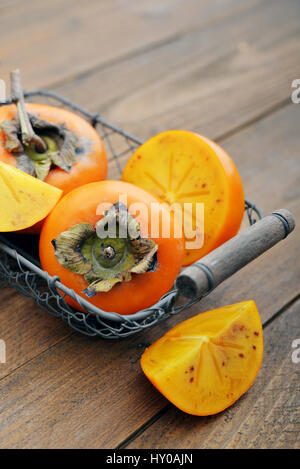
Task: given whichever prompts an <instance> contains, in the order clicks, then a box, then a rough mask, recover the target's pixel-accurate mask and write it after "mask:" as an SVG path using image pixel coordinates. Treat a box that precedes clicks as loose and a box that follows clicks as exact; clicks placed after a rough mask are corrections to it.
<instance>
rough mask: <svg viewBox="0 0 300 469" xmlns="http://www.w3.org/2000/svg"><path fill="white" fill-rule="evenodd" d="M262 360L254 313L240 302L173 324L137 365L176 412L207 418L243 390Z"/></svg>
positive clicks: (258, 325)
mask: <svg viewBox="0 0 300 469" xmlns="http://www.w3.org/2000/svg"><path fill="white" fill-rule="evenodd" d="M262 356H263V333H262V325H261V320H260V316H259V312H258V310H257V308H256V305H255V303H254V301H245V302H242V303H237V304H233V305H230V306H225V307H223V308H219V309H215V310H212V311H208V312H206V313H202V314H199V315H197V316H195V317H193V318H191V319H188V320H187V321H184V322H182V323H181V324H179V325H177V326H175V327H174V328H173V329H171V330H170V331H169V332H167V333H166V334H165V335H164V336H163V337H162V338H160V339H159V340H158V341H157V342H155V343H154V344H153V345H151V346H150V347H149V348H148V349H146V350H145V352H144V354H143V356H142V359H141V366H142V369H143V371H144V373H145V375H146V376H147V377H148V378H149V380H150V381H151V382H152V383H153V384H154V386H156V387H157V389H158V390H159V391H160V392H161V393H162V394H163V395H164V396H165V397H166V398H167V399H169V400H170V401H171V402H172V403H173V404H174V405H175V406H177V407H178V408H179V409H181V410H183V411H185V412H187V413H190V414H194V415H212V414H216V413H218V412H221V411H222V410H224V409H226V408H227V407H229V406H230V405H231V404H233V403H234V402H235V401H236V400H237V399H238V398H239V397H240V396H241V395H242V394H244V393H245V392H246V391H247V390H248V389H249V387H250V386H251V384H252V383H253V381H254V379H255V377H256V375H257V373H258V371H259V368H260V365H261V361H262Z"/></svg>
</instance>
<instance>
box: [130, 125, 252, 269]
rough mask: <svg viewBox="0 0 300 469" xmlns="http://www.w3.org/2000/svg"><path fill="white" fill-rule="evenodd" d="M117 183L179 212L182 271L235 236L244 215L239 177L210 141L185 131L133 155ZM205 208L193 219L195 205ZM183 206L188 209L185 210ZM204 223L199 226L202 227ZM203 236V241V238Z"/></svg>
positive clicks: (155, 140)
mask: <svg viewBox="0 0 300 469" xmlns="http://www.w3.org/2000/svg"><path fill="white" fill-rule="evenodd" d="M122 179H123V180H124V181H127V182H131V183H133V184H136V185H138V186H140V187H142V188H143V189H145V190H147V191H148V192H151V193H152V194H153V195H155V196H156V197H157V198H158V199H159V200H160V201H161V202H165V203H168V204H170V205H172V204H174V212H175V214H176V211H177V215H178V210H180V211H181V214H182V220H184V230H183V231H184V234H185V238H186V241H188V242H189V243H191V242H193V243H194V244H193V245H191V244H190V245H188V244H187V243H186V249H185V258H184V265H188V264H191V263H192V262H195V261H196V260H197V259H200V258H201V257H203V256H204V255H205V254H207V253H208V252H210V251H212V250H213V249H215V248H216V247H218V246H219V245H220V244H222V243H224V242H225V241H227V240H228V239H229V238H231V237H232V236H234V235H235V234H236V233H237V231H238V229H239V227H240V224H241V221H242V217H243V212H244V193H243V187H242V183H241V179H240V177H239V174H238V171H237V169H236V167H235V165H234V163H233V161H232V160H231V158H230V157H229V156H228V154H227V153H226V152H225V151H224V150H223V149H222V148H221V147H219V146H218V145H217V144H216V143H214V142H212V141H211V140H209V139H207V138H205V137H202V136H200V135H197V134H194V133H192V132H188V131H184V130H172V131H167V132H163V133H161V134H159V135H156V136H155V137H153V138H151V139H150V140H148V141H147V142H146V143H144V144H143V145H142V146H141V147H140V148H138V149H137V150H136V152H135V153H134V155H133V156H132V157H131V158H130V160H129V162H128V163H127V165H126V167H125V169H124V172H123V175H122ZM197 202H198V203H203V204H204V217H203V213H202V212H201V211H200V210H199V214H198V215H197V211H196V203H197ZM184 204H190V205H186V206H185V211H183V210H182V209H183V208H184ZM203 222H204V226H203ZM203 234H204V237H203Z"/></svg>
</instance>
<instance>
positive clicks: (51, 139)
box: [0, 116, 77, 181]
mask: <svg viewBox="0 0 300 469" xmlns="http://www.w3.org/2000/svg"><path fill="white" fill-rule="evenodd" d="M30 122H31V124H32V127H33V129H34V131H35V133H36V134H38V135H39V137H40V138H41V140H42V141H43V142H44V144H45V148H46V150H45V151H43V152H39V151H38V150H37V148H36V146H35V144H34V143H30V144H25V143H24V142H23V141H22V132H21V126H20V121H19V119H18V118H16V119H12V120H9V121H5V122H3V123H2V124H0V129H1V130H2V131H3V132H4V134H5V147H6V149H7V150H8V151H10V152H11V153H13V154H14V156H15V158H16V160H17V167H18V169H20V170H21V171H24V172H26V173H28V174H30V175H31V176H34V177H37V178H38V179H41V180H42V181H43V180H44V179H45V178H46V177H47V175H48V173H49V171H50V169H51V167H52V166H53V165H55V166H57V167H59V168H61V169H63V170H64V171H67V172H69V171H70V170H71V168H72V165H73V164H74V163H75V162H76V160H77V153H76V147H77V139H76V137H75V135H74V134H73V133H72V132H70V131H69V130H67V129H65V128H64V127H63V126H61V125H59V124H55V123H52V122H48V121H45V120H42V119H39V118H37V117H35V116H30Z"/></svg>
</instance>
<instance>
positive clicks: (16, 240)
mask: <svg viewBox="0 0 300 469" xmlns="http://www.w3.org/2000/svg"><path fill="white" fill-rule="evenodd" d="M24 95H25V97H26V98H28V100H30V101H35V100H36V98H39V102H41V101H46V102H47V103H49V104H55V105H56V106H62V107H65V108H69V109H71V110H72V111H73V112H76V113H77V114H80V115H81V116H82V117H84V118H85V119H87V120H88V121H90V122H91V124H92V125H93V127H94V128H95V129H96V130H97V131H98V133H99V135H100V137H101V138H102V140H103V142H104V145H105V147H106V151H107V156H108V161H109V171H108V177H109V178H110V179H118V178H119V177H120V175H121V174H122V168H123V167H124V165H125V163H126V162H127V160H128V159H129V157H130V156H131V154H132V153H133V152H134V150H135V149H136V148H137V147H138V146H140V145H141V144H142V143H143V142H141V141H140V140H139V139H138V138H136V137H134V136H133V135H130V134H128V133H127V132H125V131H124V130H122V129H120V128H118V127H116V126H114V125H112V124H111V123H109V122H107V121H106V120H104V119H103V118H102V117H101V116H100V115H99V114H98V113H92V112H89V111H87V110H86V109H83V108H82V107H81V106H79V105H77V104H75V103H73V102H72V101H70V100H68V99H66V98H64V97H62V96H59V95H57V94H56V93H53V92H51V91H46V90H32V91H27V92H25V93H24ZM9 103H11V100H10V99H7V100H6V101H5V102H4V103H1V104H9ZM245 214H246V220H247V222H248V224H250V225H252V224H253V223H255V222H256V221H257V220H258V219H260V218H262V217H263V214H262V211H261V210H260V209H259V208H258V207H257V206H256V205H255V204H253V203H251V202H249V201H247V200H246V201H245ZM0 278H1V279H4V280H6V281H7V282H8V283H9V284H10V285H12V286H13V287H15V288H16V289H17V290H18V291H20V292H21V293H22V294H24V295H26V296H30V297H32V298H33V299H34V301H35V302H36V303H37V304H38V305H39V306H40V307H41V308H43V309H45V310H46V311H48V313H50V314H52V315H53V316H55V317H59V318H61V319H62V320H63V321H65V322H66V323H67V324H69V326H70V327H72V328H73V329H75V330H76V331H79V332H81V333H83V334H86V335H88V336H99V337H102V338H106V339H119V338H122V337H127V336H130V335H132V334H135V333H137V332H139V331H142V330H143V329H146V328H148V327H151V326H154V325H156V324H158V323H159V322H161V321H163V320H165V319H167V318H168V317H170V316H172V315H175V314H178V313H180V312H181V311H182V310H184V309H186V308H188V307H190V306H192V305H193V304H195V303H197V302H198V301H199V300H200V299H201V298H196V299H193V300H192V301H188V302H186V303H184V304H180V305H176V300H177V299H178V296H179V293H178V290H177V289H176V288H172V289H171V290H170V291H169V292H168V293H167V294H165V295H164V296H163V297H162V298H161V299H160V300H159V302H158V303H156V304H155V305H153V306H152V307H151V308H147V309H145V310H142V311H139V312H137V313H135V314H131V315H120V314H118V313H115V312H106V311H102V310H101V309H99V308H97V307H95V306H94V305H92V304H91V303H90V302H89V301H88V300H85V299H83V298H82V297H80V296H79V295H77V294H76V293H75V292H74V291H73V290H70V289H69V288H68V287H66V286H65V285H63V284H62V283H61V282H60V281H59V278H58V277H55V276H54V277H53V276H50V275H49V274H48V273H47V272H45V271H44V270H42V269H41V266H40V263H39V260H38V238H37V237H36V236H28V235H14V234H2V235H0ZM67 296H69V297H71V298H72V299H74V300H76V301H77V302H78V303H79V304H80V306H82V308H83V309H84V310H85V311H86V313H82V312H80V311H76V310H75V309H73V308H72V307H71V306H69V305H68V304H67V302H66V301H65V298H66V297H67Z"/></svg>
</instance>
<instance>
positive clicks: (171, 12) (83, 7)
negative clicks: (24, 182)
mask: <svg viewBox="0 0 300 469" xmlns="http://www.w3.org/2000/svg"><path fill="white" fill-rule="evenodd" d="M187 4H188V7H187ZM299 13H300V4H299V2H298V1H297V0H287V1H286V2H281V1H279V0H247V1H245V2H239V1H238V0H229V1H225V0H224V1H222V0H213V1H208V0H205V1H201V2H199V1H196V0H188V1H184V0H177V1H176V2H175V1H174V2H173V1H172V0H163V1H150V0H141V1H132V2H124V1H122V0H112V1H108V0H102V1H100V2H97V1H96V0H89V1H87V2H80V1H79V0H75V1H72V2H71V0H67V1H62V0H52V1H51V2H50V1H49V0H45V1H43V2H39V1H38V0H29V1H25V0H14V1H11V2H8V1H3V2H1V3H0V34H1V41H0V49H1V61H0V78H4V79H7V78H8V74H9V72H10V70H11V69H12V68H16V67H19V68H21V70H22V73H23V81H24V84H25V87H26V88H36V87H39V88H41V87H46V88H49V89H53V90H55V91H58V92H60V93H61V94H64V95H65V96H67V97H69V98H71V99H74V100H75V101H77V102H78V103H79V104H82V105H84V106H86V107H87V108H88V109H90V110H93V111H99V112H101V113H102V114H103V116H104V117H105V118H107V119H111V120H112V121H113V122H114V123H115V124H118V125H121V126H122V127H124V128H125V129H126V130H128V131H130V132H133V133H136V134H137V136H138V137H141V138H147V137H149V136H150V135H152V134H154V133H155V132H158V131H161V130H164V129H167V128H174V127H177V128H180V127H181V128H186V129H190V130H196V131H198V132H200V133H203V134H205V135H207V136H209V137H211V138H214V139H217V140H218V141H219V142H220V143H221V145H222V146H223V147H224V148H225V149H226V150H227V151H228V152H229V154H230V155H231V156H232V158H233V159H234V161H235V162H236V165H237V167H238V170H239V172H240V174H241V177H242V180H243V183H244V186H245V193H246V197H247V198H248V199H250V200H253V201H255V202H256V203H257V204H258V205H259V206H260V207H261V208H262V209H263V210H264V212H265V213H269V212H272V211H273V210H274V209H278V208H287V209H289V210H291V212H292V213H293V214H294V215H295V218H296V223H297V221H298V220H300V203H299V202H300V189H299V188H300V180H299V148H300V133H299V121H300V105H295V104H292V103H291V99H290V94H291V81H292V80H293V79H294V78H299V77H300V66H299V60H298V59H299V47H300V14H299ZM12 24H13V25H14V28H12ZM126 158H128V154H126V155H124V157H123V163H125V161H126ZM110 176H113V177H117V172H116V170H115V169H112V170H111V172H110ZM298 224H299V222H298ZM299 240H300V239H299V233H298V230H297V227H296V230H295V232H293V233H292V234H291V235H290V236H289V237H288V238H287V239H286V240H284V241H282V242H281V243H280V244H278V245H277V246H275V247H274V248H272V249H271V250H270V251H269V252H268V253H266V254H264V255H263V256H262V257H260V258H258V259H257V260H255V261H254V262H253V263H251V264H250V265H249V266H247V267H245V268H244V269H243V270H242V271H241V272H239V273H237V274H235V275H234V276H233V277H232V278H230V279H228V280H227V281H226V282H224V283H223V284H221V285H220V286H219V287H218V288H217V289H216V290H215V291H214V292H213V293H212V294H211V295H209V296H208V297H207V298H205V299H203V300H202V301H201V302H200V303H199V304H197V305H196V306H194V307H193V308H190V309H189V310H186V311H184V312H183V313H181V314H180V316H177V317H173V318H172V319H170V320H168V321H166V322H164V323H162V324H161V325H159V326H156V327H154V328H151V329H149V330H146V331H144V332H143V333H141V334H139V335H136V336H134V337H132V338H130V339H125V340H122V341H105V340H96V339H91V338H87V337H84V336H82V335H80V334H79V333H75V332H74V331H72V330H71V329H70V328H68V326H67V325H65V324H64V323H62V322H61V321H60V320H58V319H55V318H53V317H51V316H50V315H48V314H47V313H46V312H44V311H42V310H40V309H39V308H38V306H36V305H35V304H34V302H33V300H32V299H30V298H26V297H23V296H22V295H20V294H19V293H17V292H15V291H14V290H13V289H12V288H11V287H10V286H8V285H6V284H5V283H1V284H0V287H1V291H0V338H1V339H4V340H5V341H6V345H7V363H6V364H0V447H1V448H115V447H127V448H155V447H157V448H184V447H188V448H197V447H218V448H220V447H230V448H231V447H233V448H240V447H257V446H258V447H274V446H275V447H276V446H278V447H299V425H300V416H299V364H298V365H297V364H294V363H292V361H291V352H292V349H291V343H292V340H293V339H295V338H297V334H298V337H299V338H300V331H299V328H300V319H299V297H300V283H299V279H300V261H299V254H298V251H299ZM245 299H254V300H255V302H256V304H257V306H258V309H259V311H260V313H261V317H262V321H263V323H264V325H265V355H264V362H263V367H262V369H261V371H260V374H259V376H258V378H257V380H256V381H255V384H254V385H253V387H252V388H251V389H250V390H249V392H248V393H247V394H246V395H245V396H244V397H243V398H242V399H240V400H239V401H238V402H237V403H236V404H235V405H234V406H233V407H232V408H230V409H228V410H227V411H225V412H224V413H222V414H220V415H218V416H215V417H209V418H193V417H191V416H187V415H184V414H183V413H181V412H180V411H178V410H176V409H175V408H174V407H172V406H171V405H170V404H169V403H168V402H167V401H166V400H165V399H164V398H163V397H162V396H161V395H160V394H159V393H158V392H157V391H156V390H155V389H154V388H153V386H152V385H151V384H150V383H149V382H148V381H147V379H146V378H145V377H144V375H143V374H142V371H141V369H140V365H139V359H140V356H141V354H142V352H143V350H144V348H145V347H146V346H147V345H148V344H150V343H152V342H153V341H154V340H156V339H158V338H159V337H160V336H161V335H163V334H164V333H165V332H166V331H167V330H168V329H169V328H170V327H172V326H173V325H175V324H177V323H178V322H180V321H182V320H184V319H186V318H188V317H190V316H192V315H194V314H197V313H199V312H201V311H206V310H209V309H212V308H215V307H218V306H223V305H225V304H231V303H234V302H238V301H243V300H245Z"/></svg>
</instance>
